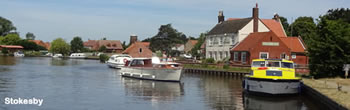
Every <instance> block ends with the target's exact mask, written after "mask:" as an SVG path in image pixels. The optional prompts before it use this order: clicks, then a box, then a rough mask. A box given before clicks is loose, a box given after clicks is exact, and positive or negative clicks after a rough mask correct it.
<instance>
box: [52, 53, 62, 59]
mask: <svg viewBox="0 0 350 110" xmlns="http://www.w3.org/2000/svg"><path fill="white" fill-rule="evenodd" d="M62 57H63V55H62V54H59V53H58V54H55V55H53V56H52V58H62Z"/></svg>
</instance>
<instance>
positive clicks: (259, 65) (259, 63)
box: [252, 61, 265, 67]
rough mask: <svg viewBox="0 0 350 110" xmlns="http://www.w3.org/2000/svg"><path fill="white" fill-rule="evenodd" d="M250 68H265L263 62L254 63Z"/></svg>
mask: <svg viewBox="0 0 350 110" xmlns="http://www.w3.org/2000/svg"><path fill="white" fill-rule="evenodd" d="M252 66H253V67H265V61H254V62H253V64H252Z"/></svg>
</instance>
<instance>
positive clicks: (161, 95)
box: [121, 77, 184, 102]
mask: <svg viewBox="0 0 350 110" xmlns="http://www.w3.org/2000/svg"><path fill="white" fill-rule="evenodd" d="M121 81H122V83H123V84H124V87H125V94H126V95H127V96H129V95H131V96H136V98H139V99H143V100H151V101H152V102H158V101H174V100H177V99H178V98H179V97H181V96H183V95H184V90H183V84H181V83H178V82H161V81H150V80H140V79H134V78H127V77H121Z"/></svg>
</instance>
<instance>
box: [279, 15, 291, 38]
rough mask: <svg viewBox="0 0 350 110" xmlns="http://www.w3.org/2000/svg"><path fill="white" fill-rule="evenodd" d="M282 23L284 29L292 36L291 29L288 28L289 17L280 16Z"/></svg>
mask: <svg viewBox="0 0 350 110" xmlns="http://www.w3.org/2000/svg"><path fill="white" fill-rule="evenodd" d="M280 20H281V24H282V26H283V29H284V31H285V32H286V34H287V36H290V31H289V30H288V28H289V23H288V20H287V18H285V17H283V16H280Z"/></svg>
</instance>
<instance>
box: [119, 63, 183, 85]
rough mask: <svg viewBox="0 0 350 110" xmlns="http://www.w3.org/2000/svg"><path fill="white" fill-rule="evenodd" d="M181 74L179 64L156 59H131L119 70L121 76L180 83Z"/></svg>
mask: <svg viewBox="0 0 350 110" xmlns="http://www.w3.org/2000/svg"><path fill="white" fill-rule="evenodd" d="M181 74H182V67H180V64H178V63H175V62H160V60H159V59H157V58H132V59H130V60H129V61H127V62H126V64H125V67H122V68H121V75H122V76H125V77H132V78H139V79H148V80H159V81H180V79H181Z"/></svg>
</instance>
